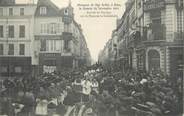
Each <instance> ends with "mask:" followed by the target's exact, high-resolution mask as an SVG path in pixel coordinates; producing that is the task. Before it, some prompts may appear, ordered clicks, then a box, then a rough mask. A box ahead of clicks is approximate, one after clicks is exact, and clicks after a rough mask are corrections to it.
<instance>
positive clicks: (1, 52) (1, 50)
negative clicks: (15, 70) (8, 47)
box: [0, 44, 4, 55]
mask: <svg viewBox="0 0 184 116" xmlns="http://www.w3.org/2000/svg"><path fill="white" fill-rule="evenodd" d="M3 50H4V48H3V44H0V55H3Z"/></svg>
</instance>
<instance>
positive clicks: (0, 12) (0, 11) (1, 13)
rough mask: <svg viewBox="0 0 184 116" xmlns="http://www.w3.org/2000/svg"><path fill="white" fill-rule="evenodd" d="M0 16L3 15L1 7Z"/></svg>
mask: <svg viewBox="0 0 184 116" xmlns="http://www.w3.org/2000/svg"><path fill="white" fill-rule="evenodd" d="M0 16H3V8H0Z"/></svg>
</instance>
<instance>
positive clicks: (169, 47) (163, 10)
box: [116, 0, 184, 77]
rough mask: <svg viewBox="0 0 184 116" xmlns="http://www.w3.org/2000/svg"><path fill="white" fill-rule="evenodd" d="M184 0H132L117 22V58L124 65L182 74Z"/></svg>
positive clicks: (168, 73) (183, 67)
mask: <svg viewBox="0 0 184 116" xmlns="http://www.w3.org/2000/svg"><path fill="white" fill-rule="evenodd" d="M183 2H184V1H183V0H130V1H127V3H126V4H125V5H126V10H125V12H124V14H123V15H122V17H121V19H119V20H118V22H117V24H118V25H117V28H116V31H117V37H118V39H117V40H118V42H117V48H118V55H117V56H118V57H117V60H118V62H119V64H121V66H122V70H123V69H127V68H131V69H135V70H146V71H148V72H153V71H161V72H163V73H164V74H167V75H170V76H171V77H182V76H183V70H184V57H183V55H184V3H183Z"/></svg>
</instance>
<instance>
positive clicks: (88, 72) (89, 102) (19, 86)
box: [0, 65, 183, 116]
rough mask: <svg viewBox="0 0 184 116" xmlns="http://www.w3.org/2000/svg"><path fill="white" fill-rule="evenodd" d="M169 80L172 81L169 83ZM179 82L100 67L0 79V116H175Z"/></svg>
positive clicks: (158, 75)
mask: <svg viewBox="0 0 184 116" xmlns="http://www.w3.org/2000/svg"><path fill="white" fill-rule="evenodd" d="M173 80H175V81H173ZM182 80H183V78H181V77H178V78H176V79H173V78H172V77H168V76H166V75H164V74H162V73H161V72H159V73H158V72H157V73H147V72H143V71H133V70H128V71H126V73H125V72H121V71H107V70H106V69H105V68H103V67H102V66H98V65H94V66H92V67H88V68H83V69H78V70H72V71H71V70H65V71H63V72H60V73H52V74H43V75H40V76H38V77H29V78H26V77H24V78H20V77H17V78H13V79H5V80H3V81H2V83H1V88H0V114H1V115H8V116H14V115H16V116H34V115H35V114H36V115H38V116H53V114H58V116H69V114H72V112H73V113H76V112H78V116H79V114H80V115H81V116H82V113H84V111H86V112H87V113H88V114H90V115H94V116H179V115H181V114H182V109H183V108H182V105H183V104H182V103H183V102H182V101H183V100H182V97H183V96H182V91H183V85H182Z"/></svg>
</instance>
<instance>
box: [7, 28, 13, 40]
mask: <svg viewBox="0 0 184 116" xmlns="http://www.w3.org/2000/svg"><path fill="white" fill-rule="evenodd" d="M8 37H9V38H14V26H13V25H9V26H8Z"/></svg>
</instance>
